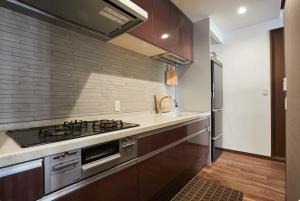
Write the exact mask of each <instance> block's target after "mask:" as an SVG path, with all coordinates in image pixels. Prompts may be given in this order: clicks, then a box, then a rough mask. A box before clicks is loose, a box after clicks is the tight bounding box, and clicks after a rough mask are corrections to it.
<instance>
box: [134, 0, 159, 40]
mask: <svg viewBox="0 0 300 201" xmlns="http://www.w3.org/2000/svg"><path fill="white" fill-rule="evenodd" d="M132 2H134V3H135V4H137V5H138V6H140V7H141V8H143V9H144V10H145V11H147V12H148V20H147V21H146V22H144V23H143V24H142V25H140V26H138V27H136V28H134V29H133V30H131V31H130V32H129V33H131V34H132V35H134V36H137V37H138V38H140V39H143V40H145V41H147V42H150V43H152V35H153V0H132Z"/></svg>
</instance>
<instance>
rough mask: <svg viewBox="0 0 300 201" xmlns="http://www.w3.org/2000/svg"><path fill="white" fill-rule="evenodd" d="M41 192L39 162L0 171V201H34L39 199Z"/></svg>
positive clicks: (41, 168)
mask: <svg viewBox="0 0 300 201" xmlns="http://www.w3.org/2000/svg"><path fill="white" fill-rule="evenodd" d="M43 192H44V183H43V167H42V162H41V160H40V161H32V162H28V163H24V164H19V165H15V166H11V167H7V168H2V169H0V200H1V201H34V200H38V199H39V198H41V197H42V196H43Z"/></svg>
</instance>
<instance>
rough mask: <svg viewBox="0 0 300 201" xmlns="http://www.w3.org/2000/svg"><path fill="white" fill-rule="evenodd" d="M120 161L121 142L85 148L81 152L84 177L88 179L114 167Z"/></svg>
mask: <svg viewBox="0 0 300 201" xmlns="http://www.w3.org/2000/svg"><path fill="white" fill-rule="evenodd" d="M120 159H121V153H120V142H119V140H116V141H112V142H108V143H105V144H100V145H96V146H92V147H88V148H84V149H82V151H81V161H82V166H81V169H82V177H83V178H86V177H89V176H92V175H94V174H97V173H99V172H102V171H104V170H106V169H108V168H110V167H113V166H115V165H117V164H118V162H119V160H120Z"/></svg>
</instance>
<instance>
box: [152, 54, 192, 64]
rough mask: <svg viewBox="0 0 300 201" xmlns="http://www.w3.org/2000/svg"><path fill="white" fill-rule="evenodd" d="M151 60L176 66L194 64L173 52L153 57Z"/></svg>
mask: <svg viewBox="0 0 300 201" xmlns="http://www.w3.org/2000/svg"><path fill="white" fill-rule="evenodd" d="M151 58H152V59H156V60H160V61H163V62H166V63H169V64H172V65H175V66H178V65H185V64H190V63H192V62H191V61H189V60H187V59H185V58H182V57H180V56H178V55H176V54H173V53H171V52H166V53H163V54H160V55H156V56H152V57H151Z"/></svg>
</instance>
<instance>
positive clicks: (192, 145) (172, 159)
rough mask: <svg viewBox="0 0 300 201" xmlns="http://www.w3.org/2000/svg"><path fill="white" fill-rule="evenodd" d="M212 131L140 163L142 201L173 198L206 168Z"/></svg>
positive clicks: (164, 200)
mask: <svg viewBox="0 0 300 201" xmlns="http://www.w3.org/2000/svg"><path fill="white" fill-rule="evenodd" d="M209 142H210V139H209V131H204V132H202V133H200V134H198V135H196V136H193V137H191V138H189V139H188V140H186V141H184V142H182V143H180V144H178V145H175V146H174V147H171V148H170V149H167V150H165V151H162V152H161V153H158V154H157V155H155V156H153V157H150V158H147V159H145V160H144V161H142V162H140V163H138V173H139V177H138V178H139V193H140V201H169V200H170V199H171V198H172V197H173V196H175V195H176V193H177V192H178V191H179V190H180V189H181V188H182V187H183V186H184V185H185V184H186V183H187V182H188V181H189V180H190V179H191V178H192V177H193V176H195V174H197V173H198V172H199V170H200V169H201V168H203V167H204V166H205V165H206V164H207V161H208V156H209Z"/></svg>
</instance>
